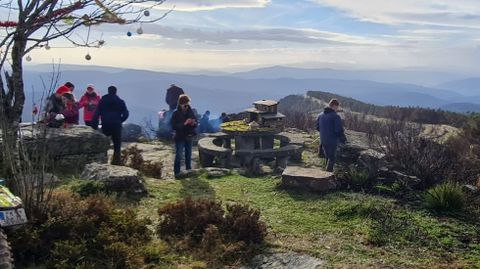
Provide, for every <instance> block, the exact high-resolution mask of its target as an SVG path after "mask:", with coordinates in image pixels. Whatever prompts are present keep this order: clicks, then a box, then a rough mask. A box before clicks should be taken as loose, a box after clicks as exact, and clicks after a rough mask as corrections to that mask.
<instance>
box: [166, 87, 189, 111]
mask: <svg viewBox="0 0 480 269" xmlns="http://www.w3.org/2000/svg"><path fill="white" fill-rule="evenodd" d="M182 94H185V92H184V91H183V89H182V88H180V87H178V86H177V85H175V84H172V85H170V88H168V89H167V94H166V95H165V102H167V104H168V107H169V108H170V110H172V111H173V110H175V109H176V108H177V103H178V98H179V97H180V95H182Z"/></svg>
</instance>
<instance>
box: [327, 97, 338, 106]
mask: <svg viewBox="0 0 480 269" xmlns="http://www.w3.org/2000/svg"><path fill="white" fill-rule="evenodd" d="M328 105H329V106H339V105H340V103H339V102H338V100H337V99H332V100H330V102H328Z"/></svg>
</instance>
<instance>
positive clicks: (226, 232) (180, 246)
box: [157, 197, 267, 263]
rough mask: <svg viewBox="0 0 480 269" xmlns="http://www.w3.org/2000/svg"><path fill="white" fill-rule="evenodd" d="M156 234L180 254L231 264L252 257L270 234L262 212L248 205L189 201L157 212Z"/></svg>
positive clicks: (173, 204)
mask: <svg viewBox="0 0 480 269" xmlns="http://www.w3.org/2000/svg"><path fill="white" fill-rule="evenodd" d="M158 214H159V216H160V223H159V224H158V228H157V233H158V235H159V237H160V238H163V239H165V240H166V241H167V242H168V243H169V244H171V245H173V246H174V247H176V248H177V250H179V251H187V252H188V253H194V254H196V255H198V256H200V257H201V258H204V259H207V260H208V261H210V262H216V261H217V262H218V261H223V262H226V263H232V262H235V261H237V260H238V259H242V258H245V257H251V256H252V255H253V253H255V251H256V249H257V248H258V247H259V244H261V243H263V240H264V238H265V236H266V234H267V229H266V225H265V223H264V222H262V221H260V212H259V211H258V210H255V209H252V208H250V207H249V206H247V205H241V204H230V205H227V208H226V211H225V210H224V209H223V207H222V204H221V203H220V202H216V201H213V200H209V199H199V200H192V199H191V198H190V197H189V198H186V199H185V200H182V201H179V202H177V203H171V204H167V205H165V206H163V207H162V208H160V209H159V210H158Z"/></svg>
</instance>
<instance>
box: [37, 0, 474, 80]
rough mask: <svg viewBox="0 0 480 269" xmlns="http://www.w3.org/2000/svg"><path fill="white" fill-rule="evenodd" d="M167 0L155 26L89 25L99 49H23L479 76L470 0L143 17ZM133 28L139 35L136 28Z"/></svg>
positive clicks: (120, 60) (374, 0) (207, 9)
mask: <svg viewBox="0 0 480 269" xmlns="http://www.w3.org/2000/svg"><path fill="white" fill-rule="evenodd" d="M173 6H175V8H174V11H173V12H171V13H170V14H169V15H168V16H167V17H166V18H165V19H163V20H162V21H160V22H158V23H156V24H150V25H131V26H112V25H103V26H100V27H96V28H94V29H93V32H92V38H100V37H101V38H102V39H105V41H106V46H105V47H103V48H101V49H89V50H87V49H85V48H75V49H67V48H63V47H65V46H68V44H67V43H65V42H64V41H56V42H53V43H52V44H51V46H52V49H51V50H49V51H45V50H43V49H42V50H36V51H34V52H32V53H31V57H32V58H33V59H34V60H33V61H32V63H45V62H46V63H50V62H52V59H53V60H55V61H58V59H61V61H62V62H63V63H74V64H95V65H108V66H120V67H131V68H142V69H152V70H163V71H179V70H182V71H183V70H197V69H210V70H224V71H236V70H245V69H251V68H256V67H263V66H271V65H290V66H299V67H331V68H348V69H377V68H378V69H387V68H388V69H400V68H428V69H441V70H449V71H455V72H464V73H478V72H477V71H478V67H477V65H478V62H479V60H480V50H479V45H480V36H479V35H480V15H478V14H480V1H478V0H436V1H433V0H361V1H360V0H296V1H286V0H202V1H190V0H168V1H167V2H166V3H165V4H163V5H162V6H161V8H160V9H157V10H154V11H152V13H153V14H152V15H153V16H160V15H161V14H163V12H165V10H168V9H171V8H172V7H173ZM139 27H142V29H143V32H144V33H143V34H142V35H137V34H135V33H136V29H137V28H139ZM127 31H131V32H132V33H134V35H133V36H132V37H128V36H127V35H126V33H127ZM86 53H90V54H91V55H92V60H91V61H90V62H86V61H85V60H84V55H85V54H86Z"/></svg>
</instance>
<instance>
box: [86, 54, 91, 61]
mask: <svg viewBox="0 0 480 269" xmlns="http://www.w3.org/2000/svg"><path fill="white" fill-rule="evenodd" d="M91 59H92V56H90V54H88V53H87V55H85V60H87V61H90V60H91Z"/></svg>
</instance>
